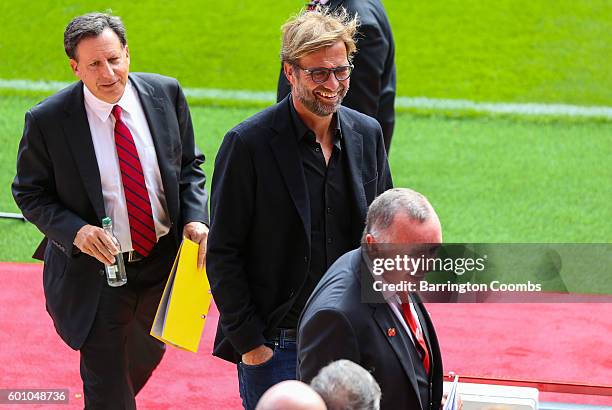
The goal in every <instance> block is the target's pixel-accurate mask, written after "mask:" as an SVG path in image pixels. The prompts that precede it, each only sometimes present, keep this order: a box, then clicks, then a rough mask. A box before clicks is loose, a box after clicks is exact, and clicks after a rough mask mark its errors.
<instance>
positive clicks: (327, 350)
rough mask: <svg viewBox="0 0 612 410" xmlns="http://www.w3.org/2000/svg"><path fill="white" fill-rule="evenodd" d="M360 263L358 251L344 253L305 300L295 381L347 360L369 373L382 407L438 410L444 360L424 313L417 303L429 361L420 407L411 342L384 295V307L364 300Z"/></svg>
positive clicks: (430, 324)
mask: <svg viewBox="0 0 612 410" xmlns="http://www.w3.org/2000/svg"><path fill="white" fill-rule="evenodd" d="M361 264H362V257H361V249H356V250H354V251H351V252H348V253H346V254H345V255H343V256H342V257H341V258H340V259H338V260H337V261H336V263H334V264H333V265H332V266H331V267H330V268H329V270H328V271H327V273H326V274H325V276H323V278H322V279H321V281H320V282H319V285H318V286H317V287H316V288H315V290H314V291H313V293H312V296H311V297H310V299H309V300H308V303H307V304H306V307H305V308H304V311H303V313H302V317H301V318H300V323H299V325H298V378H299V379H300V380H303V381H305V382H307V383H308V382H310V380H311V379H312V378H313V377H314V376H316V375H317V373H318V372H319V370H320V369H321V368H323V367H325V366H326V365H327V364H329V363H330V362H332V361H334V360H339V359H348V360H352V361H353V362H355V363H358V364H360V365H361V366H363V367H364V368H365V369H367V370H369V371H370V372H371V373H372V375H373V376H374V378H375V379H376V381H377V382H378V384H379V385H380V388H381V390H382V400H381V409H383V410H385V409H430V410H438V409H439V407H440V402H441V399H442V374H443V373H442V360H441V357H440V347H439V345H438V340H437V338H436V333H435V331H434V327H433V324H432V323H431V320H430V318H429V315H428V314H427V311H426V310H425V308H424V307H423V305H422V304H421V303H417V304H416V305H415V306H416V308H417V312H418V315H419V321H420V322H421V325H422V326H423V333H424V335H425V340H426V343H427V344H428V346H429V351H430V352H431V358H432V362H431V363H432V367H431V372H430V379H429V383H430V393H429V396H430V400H431V403H421V400H420V396H419V394H418V386H417V382H416V376H415V371H414V368H413V366H412V364H411V363H412V361H411V360H413V359H411V357H412V356H411V353H410V352H409V349H410V350H412V347H413V344H412V341H411V340H410V338H409V336H408V335H407V334H406V333H405V331H404V330H403V327H402V323H401V322H400V321H399V319H398V318H397V317H396V316H395V314H394V313H393V311H392V310H391V308H390V307H389V306H388V305H387V303H386V302H384V300H383V299H382V297H381V302H383V303H365V302H362V282H361V280H362V274H361ZM367 277H368V278H369V276H367ZM364 283H365V282H364ZM370 285H371V282H368V284H367V285H363V286H370ZM389 328H395V329H396V335H395V336H393V337H390V336H389V335H388V329H389ZM418 360H420V359H418Z"/></svg>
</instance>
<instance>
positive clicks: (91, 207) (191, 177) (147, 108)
mask: <svg viewBox="0 0 612 410" xmlns="http://www.w3.org/2000/svg"><path fill="white" fill-rule="evenodd" d="M129 79H130V81H131V82H132V84H133V86H134V88H135V89H136V92H137V93H138V96H139V97H140V102H141V104H142V108H143V110H144V113H145V116H146V118H147V122H148V123H149V128H150V130H151V135H152V137H153V142H154V145H155V151H156V153H157V160H158V162H159V169H160V173H161V178H162V183H163V187H164V193H165V195H166V202H167V206H168V213H169V216H170V221H171V230H170V232H171V233H172V234H173V235H174V236H175V238H174V239H175V242H176V243H177V244H178V243H179V241H180V236H181V235H182V229H183V225H184V224H185V223H187V222H190V221H201V222H206V223H207V222H208V211H207V206H206V203H207V194H206V191H205V190H204V184H205V176H204V172H203V171H202V170H201V169H200V165H201V164H202V163H203V162H204V156H203V155H202V154H201V153H200V151H199V150H198V149H197V147H196V146H195V143H194V137H193V128H192V125H191V116H190V114H189V107H188V106H187V102H186V100H185V96H184V95H183V92H182V90H181V88H180V86H179V84H178V82H177V81H176V80H175V79H172V78H169V77H163V76H160V75H156V74H142V73H133V74H130V76H129ZM12 189H13V196H14V198H15V201H16V202H17V205H18V206H19V208H20V209H21V211H22V212H23V215H24V216H25V217H26V218H27V219H28V220H29V221H30V222H32V223H33V224H34V225H36V227H37V228H38V229H39V230H40V231H41V232H42V233H43V234H44V235H45V240H44V241H43V242H42V243H41V246H39V252H38V255H40V253H42V252H40V251H41V250H42V251H43V252H44V261H45V266H44V270H43V284H44V290H45V297H46V303H47V310H48V312H49V314H50V315H51V317H52V318H53V322H54V324H55V328H56V329H57V332H58V333H59V335H60V336H61V337H62V339H64V341H65V342H66V343H67V344H68V345H70V347H72V348H74V349H78V348H80V347H81V346H82V344H83V342H84V341H85V338H86V337H87V334H88V333H89V329H90V328H91V325H92V323H93V319H94V316H95V313H96V310H97V306H98V299H99V296H100V289H101V286H103V285H104V283H105V281H106V279H105V277H104V269H103V268H104V267H103V264H102V263H100V262H98V261H97V260H96V259H94V258H93V257H91V256H89V255H86V254H84V253H81V252H79V251H78V249H77V248H76V247H75V246H73V241H74V238H75V236H76V233H77V232H78V230H79V229H80V228H81V227H82V226H83V225H86V224H91V225H96V226H101V219H102V218H103V217H104V216H105V211H104V201H103V198H102V187H101V182H100V173H99V170H98V164H97V161H96V154H95V151H94V146H93V142H92V138H91V132H90V129H89V124H88V122H87V114H86V111H85V104H84V97H83V83H82V82H80V81H79V82H77V83H75V84H72V85H70V86H68V87H67V88H65V89H63V90H61V91H60V92H58V93H57V94H55V95H53V96H51V97H49V98H47V99H46V100H44V101H43V102H41V103H40V104H38V105H37V106H35V107H34V108H32V109H31V110H29V111H28V112H27V113H26V115H25V127H24V132H23V137H22V139H21V143H20V145H19V153H18V157H17V176H16V177H15V180H14V181H13V185H12ZM35 256H36V255H35Z"/></svg>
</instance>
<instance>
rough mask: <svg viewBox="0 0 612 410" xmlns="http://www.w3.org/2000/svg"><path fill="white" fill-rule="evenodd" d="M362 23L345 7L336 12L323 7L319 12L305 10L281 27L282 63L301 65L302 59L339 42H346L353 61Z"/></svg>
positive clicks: (345, 44)
mask: <svg viewBox="0 0 612 410" xmlns="http://www.w3.org/2000/svg"><path fill="white" fill-rule="evenodd" d="M358 26H359V19H358V17H357V16H356V15H355V16H350V15H349V13H348V12H347V11H346V9H345V8H344V7H341V8H340V9H339V10H337V11H334V12H331V11H329V9H327V8H325V9H321V8H320V7H319V8H317V10H316V11H302V12H300V14H298V15H297V16H294V17H292V18H291V19H289V20H288V21H287V22H286V23H285V24H284V25H283V27H282V28H281V31H282V33H283V42H282V46H281V53H280V58H281V62H283V63H290V64H297V61H298V60H299V59H300V58H302V57H304V56H306V55H308V54H311V53H314V52H316V51H318V50H321V49H323V48H326V47H331V46H333V45H334V44H336V43H337V42H338V41H342V42H343V43H344V46H345V47H346V55H347V57H348V60H349V61H351V60H352V58H353V55H354V54H355V52H356V51H357V46H356V44H355V35H356V33H357V27H358Z"/></svg>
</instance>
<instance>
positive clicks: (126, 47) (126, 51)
mask: <svg viewBox="0 0 612 410" xmlns="http://www.w3.org/2000/svg"><path fill="white" fill-rule="evenodd" d="M125 58H127V63H128V66H129V65H130V49H129V48H128V46H127V44H126V45H125Z"/></svg>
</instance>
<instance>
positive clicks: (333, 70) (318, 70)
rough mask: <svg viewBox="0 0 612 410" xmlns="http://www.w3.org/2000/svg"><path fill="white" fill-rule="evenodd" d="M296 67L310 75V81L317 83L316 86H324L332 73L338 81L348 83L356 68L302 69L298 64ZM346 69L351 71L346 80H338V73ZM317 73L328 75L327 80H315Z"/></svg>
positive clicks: (350, 65)
mask: <svg viewBox="0 0 612 410" xmlns="http://www.w3.org/2000/svg"><path fill="white" fill-rule="evenodd" d="M294 66H295V67H296V68H299V69H300V70H302V71H304V72H305V73H308V74H310V79H311V80H312V82H313V83H316V84H323V83H324V82H326V81H327V80H329V76H330V74H331V73H332V72H333V73H334V77H336V80H338V81H346V80H348V79H349V78H350V77H351V74H352V73H353V69H354V68H355V66H354V65H353V64H347V65H341V66H338V67H334V68H326V67H315V68H302V67H300V66H299V65H297V64H294ZM346 68H348V69H349V73H348V75H347V76H346V78H342V79H340V78H338V71H340V70H344V69H346ZM317 72H325V73H326V76H325V79H323V80H321V81H317V80H315V78H314V77H315V74H316V73H317Z"/></svg>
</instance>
